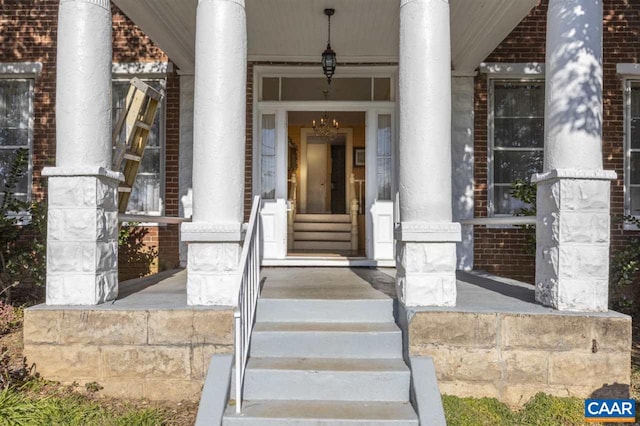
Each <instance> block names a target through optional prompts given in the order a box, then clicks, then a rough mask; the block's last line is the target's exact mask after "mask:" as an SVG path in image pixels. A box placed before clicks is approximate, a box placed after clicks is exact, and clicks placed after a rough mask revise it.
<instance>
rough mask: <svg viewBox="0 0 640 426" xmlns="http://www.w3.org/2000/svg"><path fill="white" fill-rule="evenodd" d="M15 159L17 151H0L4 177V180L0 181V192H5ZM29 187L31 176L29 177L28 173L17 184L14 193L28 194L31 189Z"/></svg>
mask: <svg viewBox="0 0 640 426" xmlns="http://www.w3.org/2000/svg"><path fill="white" fill-rule="evenodd" d="M15 158H16V151H15V150H12V149H9V150H6V149H5V150H0V176H1V177H2V179H0V192H4V190H5V187H6V186H5V185H6V183H7V179H8V178H9V174H10V172H11V167H12V166H13V163H14V161H15ZM28 185H29V176H28V175H27V173H24V176H22V178H21V179H20V180H19V181H18V182H17V183H16V187H15V188H14V191H15V192H16V193H27V192H28V189H29V188H28Z"/></svg>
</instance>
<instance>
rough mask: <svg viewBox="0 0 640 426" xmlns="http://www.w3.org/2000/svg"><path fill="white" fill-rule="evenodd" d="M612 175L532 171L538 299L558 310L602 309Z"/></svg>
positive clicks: (606, 287) (604, 308) (606, 285)
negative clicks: (535, 197)
mask: <svg viewBox="0 0 640 426" xmlns="http://www.w3.org/2000/svg"><path fill="white" fill-rule="evenodd" d="M615 178H616V174H615V172H613V171H606V170H566V169H561V170H552V171H551V172H548V173H542V174H537V175H534V176H533V178H532V181H533V182H537V184H538V189H537V210H538V211H537V213H538V215H537V219H536V290H535V294H536V301H537V302H539V303H541V304H542V305H545V306H550V307H552V308H555V309H557V310H560V311H581V312H606V311H607V309H608V302H609V297H608V292H609V238H610V229H609V226H610V215H609V210H610V208H609V203H610V194H609V193H610V186H611V183H610V180H613V179H615Z"/></svg>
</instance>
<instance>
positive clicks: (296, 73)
mask: <svg viewBox="0 0 640 426" xmlns="http://www.w3.org/2000/svg"><path fill="white" fill-rule="evenodd" d="M340 74H341V76H348V77H389V78H391V99H395V93H396V86H397V67H396V66H371V67H367V66H363V67H343V68H341V69H340ZM263 77H324V76H323V75H322V72H321V70H320V69H319V67H317V66H312V67H311V66H302V67H294V66H267V65H265V66H255V67H254V75H253V90H254V92H253V111H254V114H253V174H252V177H253V185H252V192H253V194H254V195H256V194H259V193H260V189H261V188H260V129H261V117H262V115H263V114H269V113H271V114H276V127H277V129H276V134H277V135H278V136H277V137H278V142H277V147H278V148H277V152H278V154H277V155H278V160H277V166H276V179H277V181H276V200H275V204H276V206H277V207H276V209H277V210H278V212H277V213H276V212H275V211H274V214H276V215H277V217H278V219H277V222H278V223H279V224H280V225H281V227H282V228H283V229H282V234H283V235H281V236H278V237H277V241H278V242H279V244H280V243H282V244H283V246H282V247H278V249H277V250H274V251H272V252H271V254H269V253H266V252H265V259H269V258H271V259H284V258H285V257H286V242H287V235H286V232H287V227H286V201H287V187H288V185H287V181H288V176H287V155H286V149H287V119H286V118H287V113H288V112H290V111H312V112H318V113H325V112H326V113H329V114H330V113H331V112H338V111H360V112H364V113H365V143H366V166H365V176H366V181H367V183H366V189H365V206H366V209H365V212H366V213H365V220H366V225H365V232H366V238H365V241H366V243H365V246H366V255H367V258H369V259H375V260H382V261H392V259H393V254H391V255H389V253H388V250H386V249H385V250H379V249H377V248H376V245H375V242H376V241H378V239H379V238H378V237H376V236H375V235H374V234H375V232H374V223H379V221H376V219H375V217H374V215H375V212H376V206H382V205H383V204H385V203H386V204H388V203H387V202H383V203H381V202H377V200H376V198H377V181H376V167H375V165H376V164H377V159H376V148H377V147H376V142H377V117H378V114H391V116H392V129H393V133H392V134H393V157H394V159H393V160H392V168H393V170H392V176H393V179H392V180H393V188H392V198H393V197H395V194H396V192H397V188H396V182H397V166H396V162H397V158H398V156H397V152H396V151H397V141H398V134H397V128H398V126H397V125H396V123H397V108H396V101H395V100H392V101H260V100H259V99H260V93H261V91H262V89H261V87H262V78H263ZM374 117H375V120H372V119H373V118H374ZM374 126H375V127H374ZM345 130H346V129H345ZM349 130H350V129H349ZM352 144H353V142H352ZM352 147H353V145H351V149H349V148H347V158H346V161H347V164H348V167H351V166H352V165H353V148H352ZM305 151H306V150H305ZM301 155H304V153H303V152H302V147H301ZM302 163H304V162H303V161H301V164H300V166H301V170H300V173H301V181H302V180H303V179H305V180H306V174H305V176H304V178H303V177H302V172H303V171H302ZM305 172H306V170H305ZM350 175H351V172H349V173H348V174H347V176H346V178H347V180H348V179H349V177H350ZM305 183H306V182H305ZM302 188H304V190H305V201H306V185H302V184H301V186H300V190H301V193H300V199H301V200H302ZM349 196H350V185H349V184H348V183H347V197H348V198H347V201H349V200H350V198H349ZM301 200H299V201H301ZM272 202H273V200H272ZM390 204H391V207H389V206H387V208H384V209H378V210H384V211H385V214H386V211H387V210H390V211H391V212H392V213H391V218H392V219H391V223H390V226H393V219H394V218H393V215H394V210H395V209H394V207H393V201H391V202H390ZM347 206H349V202H347ZM274 207H275V206H274ZM283 209H285V210H283ZM279 210H283V211H282V212H280V211H279ZM282 218H284V220H285V226H282ZM279 227H280V226H279ZM276 232H278V231H276ZM390 235H391V238H393V232H392V231H391V234H390ZM387 236H388V235H387ZM383 252H384V253H383ZM378 263H379V264H380V262H378ZM390 265H391V264H389V265H388V266H390Z"/></svg>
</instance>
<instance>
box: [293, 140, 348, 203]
mask: <svg viewBox="0 0 640 426" xmlns="http://www.w3.org/2000/svg"><path fill="white" fill-rule="evenodd" d="M338 133H341V134H345V135H347V141H346V145H345V149H346V150H347V152H346V156H345V163H346V164H345V182H344V184H345V186H346V190H345V197H346V202H345V206H347V213H349V205H350V203H351V185H349V178H350V176H351V173H353V129H340V130H338ZM313 134H314V131H313V129H312V128H310V127H303V128H302V129H300V200H299V203H300V213H306V212H307V175H308V168H307V160H306V159H307V138H308V137H309V136H313Z"/></svg>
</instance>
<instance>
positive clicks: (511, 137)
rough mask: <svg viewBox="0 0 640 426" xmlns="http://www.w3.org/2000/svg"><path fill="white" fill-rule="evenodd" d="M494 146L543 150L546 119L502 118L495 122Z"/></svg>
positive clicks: (496, 119)
mask: <svg viewBox="0 0 640 426" xmlns="http://www.w3.org/2000/svg"><path fill="white" fill-rule="evenodd" d="M493 125H494V132H495V133H494V140H493V143H494V146H497V147H504V148H534V147H535V148H542V147H543V146H544V118H500V117H496V118H495V120H494V124H493Z"/></svg>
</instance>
